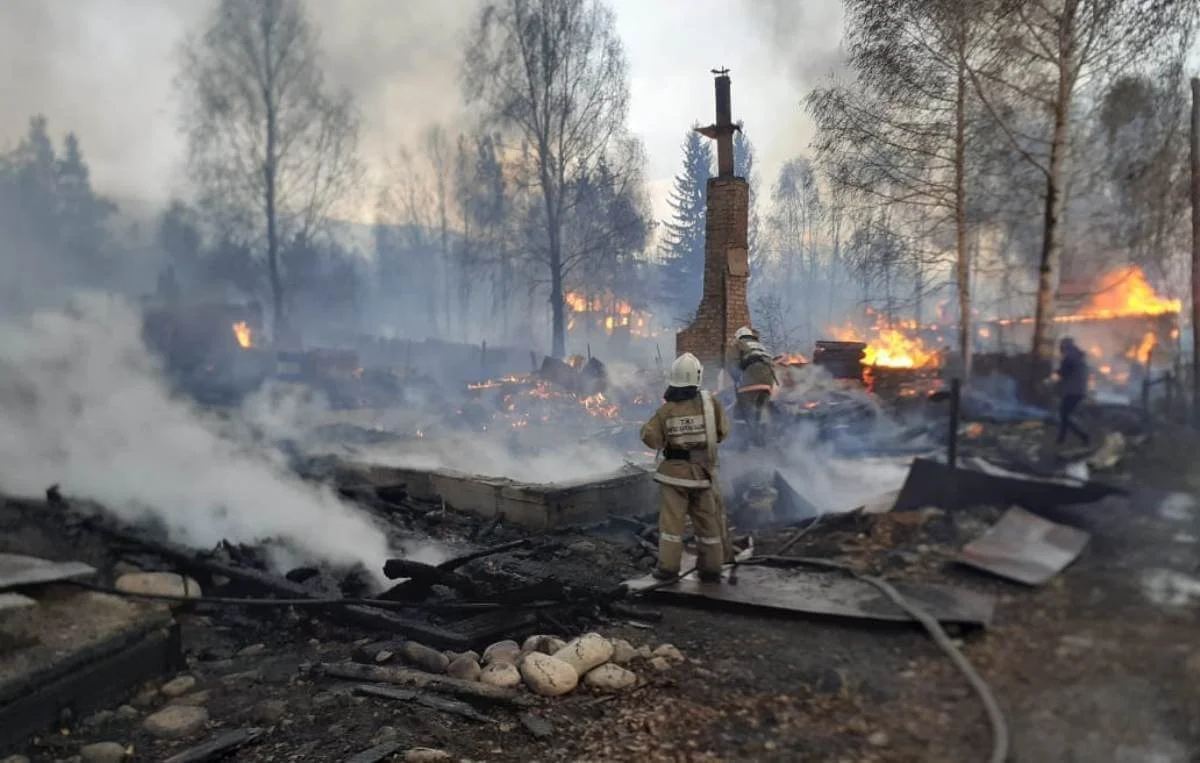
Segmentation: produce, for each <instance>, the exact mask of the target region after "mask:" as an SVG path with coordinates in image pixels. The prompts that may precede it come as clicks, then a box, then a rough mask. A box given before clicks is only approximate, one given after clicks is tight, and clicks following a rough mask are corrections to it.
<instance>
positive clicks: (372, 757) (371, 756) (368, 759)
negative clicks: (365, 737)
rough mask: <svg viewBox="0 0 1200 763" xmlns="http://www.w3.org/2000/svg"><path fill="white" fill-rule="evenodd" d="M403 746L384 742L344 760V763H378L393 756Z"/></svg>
mask: <svg viewBox="0 0 1200 763" xmlns="http://www.w3.org/2000/svg"><path fill="white" fill-rule="evenodd" d="M403 746H404V745H403V744H401V743H400V742H384V743H383V744H377V745H375V746H374V747H369V748H367V749H365V750H363V751H362V752H360V753H358V754H356V755H351V756H350V757H348V758H346V763H379V761H381V760H387V759H388V758H390V757H392V756H393V755H395V754H396V753H397V752H398V751H399V750H400V748H401V747H403Z"/></svg>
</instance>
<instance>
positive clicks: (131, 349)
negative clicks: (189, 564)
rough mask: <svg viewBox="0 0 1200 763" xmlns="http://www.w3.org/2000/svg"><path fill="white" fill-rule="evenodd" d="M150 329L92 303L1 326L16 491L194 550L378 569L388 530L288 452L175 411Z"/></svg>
mask: <svg viewBox="0 0 1200 763" xmlns="http://www.w3.org/2000/svg"><path fill="white" fill-rule="evenodd" d="M140 325H141V324H140V319H139V317H138V315H137V313H136V311H134V310H133V309H131V308H130V307H129V306H128V305H127V304H126V303H124V302H122V301H120V300H118V299H116V298H112V297H108V296H103V295H94V294H93V295H85V296H79V297H77V298H76V299H75V300H74V301H73V302H72V305H71V307H70V308H69V309H68V310H66V311H62V312H56V311H40V312H37V313H35V314H34V315H32V316H31V317H30V318H28V319H27V320H24V321H16V320H13V321H7V322H4V323H2V324H0V359H2V360H0V363H2V366H0V485H3V489H4V492H6V493H9V494H14V495H18V496H29V497H36V496H40V495H42V494H43V493H44V491H45V490H46V488H47V487H49V486H50V485H52V484H59V485H60V486H61V488H62V491H63V493H64V494H66V495H68V496H71V495H74V496H82V497H86V498H89V499H93V500H96V501H98V502H100V503H101V504H103V505H104V506H105V507H106V508H107V509H108V510H109V511H111V512H113V513H114V514H115V515H117V516H118V517H120V518H122V519H124V520H126V521H132V522H136V521H139V520H158V521H159V522H161V524H162V525H163V527H164V529H165V530H166V532H167V533H168V535H169V536H170V537H171V538H172V539H173V540H175V541H176V542H179V543H183V544H186V545H190V546H193V547H197V548H211V547H212V546H213V545H215V544H216V543H218V542H220V541H221V540H223V539H225V540H229V541H230V542H234V543H239V542H240V543H254V542H261V541H264V540H268V539H276V540H279V541H281V542H282V543H283V544H284V545H285V546H286V547H289V548H291V549H293V550H294V551H295V552H296V555H297V556H300V557H307V558H309V559H314V560H321V561H325V562H329V563H332V564H339V565H341V564H346V565H348V564H353V563H355V562H362V563H364V564H365V565H366V566H367V568H368V569H370V570H372V571H376V570H379V569H380V568H381V565H382V563H383V561H384V560H385V559H387V558H388V556H389V551H390V549H389V547H388V542H387V538H386V537H385V535H384V534H383V532H382V531H381V530H380V529H378V528H377V527H376V526H375V525H373V524H372V522H371V521H370V520H369V519H368V518H367V517H366V516H365V515H363V514H361V513H360V512H358V511H357V510H355V509H354V508H352V507H350V506H348V505H347V504H345V503H343V502H341V501H340V500H338V499H337V498H336V497H335V496H334V495H333V493H332V492H330V491H329V490H328V489H327V488H317V487H314V486H312V485H310V484H306V483H304V482H302V481H301V480H300V478H299V477H296V476H294V475H292V474H290V473H288V472H287V471H286V469H285V467H284V465H283V463H282V458H281V456H279V454H278V453H276V452H274V451H273V450H271V449H270V448H264V447H263V445H262V444H261V443H256V444H255V445H254V446H253V448H251V447H247V446H245V445H243V444H241V443H239V442H238V441H237V440H234V439H230V438H228V437H224V436H221V435H220V434H218V431H217V424H216V423H215V422H213V421H209V420H206V419H205V418H204V417H203V416H202V414H200V413H199V411H198V410H196V409H195V408H193V407H192V406H191V405H189V404H187V403H185V402H182V401H180V400H177V399H172V398H171V397H170V396H169V394H168V391H167V389H166V387H165V385H164V383H163V381H162V379H161V377H160V375H159V373H158V369H157V364H156V362H155V361H154V360H153V359H152V358H151V356H150V355H149V353H148V352H147V350H146V348H145V346H144V344H143V343H142V340H141V338H140V330H141V328H140ZM314 530H318V531H317V532H314Z"/></svg>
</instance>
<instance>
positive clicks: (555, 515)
mask: <svg viewBox="0 0 1200 763" xmlns="http://www.w3.org/2000/svg"><path fill="white" fill-rule="evenodd" d="M355 468H356V470H357V471H359V472H360V473H363V474H365V476H366V479H367V481H368V482H369V483H370V484H372V485H374V486H376V487H393V486H397V485H403V486H404V487H405V489H406V490H407V491H408V494H409V495H410V496H412V497H413V498H415V499H417V500H423V501H438V500H442V501H445V502H446V504H447V506H449V507H451V508H453V509H457V510H458V511H465V512H469V513H472V514H477V515H479V516H481V517H488V518H491V517H496V516H499V517H502V518H503V519H505V520H506V521H509V522H513V523H514V524H519V525H522V526H524V527H528V528H530V529H534V530H549V529H552V528H556V527H564V526H568V525H578V524H587V523H589V522H600V521H603V520H604V519H606V518H607V517H608V516H609V515H610V514H616V515H618V516H636V515H640V514H645V513H646V512H647V510H650V509H653V508H655V507H657V496H658V493H657V490H656V485H655V483H654V480H653V479H652V478H651V475H650V473H649V472H647V471H644V470H642V469H637V468H634V467H628V468H625V469H621V470H618V471H616V472H610V473H608V474H602V475H598V476H596V477H589V478H586V479H578V480H569V481H564V482H555V483H547V484H531V483H523V482H516V481H514V480H510V479H505V478H503V477H483V476H479V475H472V474H466V473H464V472H455V471H451V470H448V469H438V470H427V469H406V468H402V467H392V466H377V465H371V464H360V465H357V466H356V467H355Z"/></svg>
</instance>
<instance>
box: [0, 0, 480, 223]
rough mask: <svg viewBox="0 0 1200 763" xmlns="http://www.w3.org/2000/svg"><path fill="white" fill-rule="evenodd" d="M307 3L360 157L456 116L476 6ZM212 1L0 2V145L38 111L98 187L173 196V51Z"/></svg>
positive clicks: (177, 139) (176, 149) (464, 1)
mask: <svg viewBox="0 0 1200 763" xmlns="http://www.w3.org/2000/svg"><path fill="white" fill-rule="evenodd" d="M306 2H307V5H308V8H309V10H310V12H311V14H312V19H313V22H314V24H315V25H316V27H317V28H318V30H319V34H320V39H321V47H322V50H323V52H324V56H325V63H326V67H325V68H326V72H327V75H328V77H329V79H330V80H331V81H332V82H333V83H334V84H336V85H341V86H345V87H347V88H349V89H350V90H351V92H352V93H354V95H355V96H356V99H357V103H358V106H359V108H360V110H361V111H362V115H363V129H364V133H363V136H362V149H363V153H364V155H366V156H370V157H372V158H377V157H382V156H390V155H393V154H394V153H395V151H396V149H397V147H398V146H400V145H403V144H411V143H413V142H415V140H416V137H417V136H418V134H419V133H420V131H421V130H422V129H424V127H425V126H426V125H427V124H429V123H431V122H453V121H455V120H456V119H457V117H458V114H459V109H460V105H461V99H460V97H459V91H458V76H459V60H460V50H461V46H460V45H459V40H460V38H461V36H462V34H463V33H464V32H465V30H466V27H467V24H468V22H469V20H470V19H471V18H472V15H473V14H474V13H475V11H476V9H477V8H478V2H476V0H450V2H442V3H410V2H389V1H388V0H345V2H338V3H330V2H323V1H322V0H306ZM214 6H215V2H204V1H203V0H7V2H4V3H3V4H2V5H0V63H3V64H4V72H5V74H4V75H0V77H3V79H4V100H5V108H4V109H3V111H0V140H2V141H3V143H2V144H0V148H2V147H6V146H7V145H9V144H11V143H12V142H15V140H16V138H17V137H18V136H20V135H21V134H22V133H23V132H24V130H25V127H26V124H27V122H28V120H29V118H30V117H31V116H32V115H33V114H37V113H42V114H45V115H46V116H47V117H48V119H49V120H50V128H51V130H52V131H53V133H54V135H55V137H56V138H59V137H61V136H62V134H63V133H65V132H66V131H68V130H74V131H76V132H77V133H79V135H80V138H81V140H82V143H83V150H84V153H85V156H86V157H87V159H88V161H89V162H90V164H91V166H92V171H93V175H94V177H95V178H96V181H97V184H98V186H99V188H100V190H101V191H102V192H104V193H107V194H110V195H112V196H115V197H117V198H119V199H124V198H127V197H134V198H140V199H146V200H156V201H161V200H164V199H166V198H167V197H168V196H169V195H171V194H172V193H173V192H179V191H180V190H182V188H183V181H184V178H183V175H182V172H181V171H182V165H181V162H182V158H183V148H184V147H183V140H182V137H181V136H180V134H179V132H178V129H177V128H178V127H179V125H178V117H177V116H176V114H177V106H178V103H177V101H176V97H175V92H174V87H173V83H174V78H175V76H176V73H177V72H178V69H179V56H178V50H179V45H180V43H181V42H182V40H183V39H184V37H185V36H186V35H187V34H190V33H195V32H198V31H199V30H200V29H201V25H202V24H203V22H204V20H205V17H206V14H207V13H208V12H209V11H210V9H211V8H213V7H214Z"/></svg>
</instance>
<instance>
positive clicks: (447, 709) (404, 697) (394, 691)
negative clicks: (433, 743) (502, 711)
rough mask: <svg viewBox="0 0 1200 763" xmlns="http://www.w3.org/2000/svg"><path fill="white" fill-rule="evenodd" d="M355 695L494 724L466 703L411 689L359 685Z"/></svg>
mask: <svg viewBox="0 0 1200 763" xmlns="http://www.w3.org/2000/svg"><path fill="white" fill-rule="evenodd" d="M354 693H355V694H365V695H367V696H368V697H382V698H383V699H394V700H398V701H400V702H412V703H415V704H418V705H421V706H422V707H427V708H429V709H431V710H438V711H440V712H443V713H449V714H450V715H458V716H461V717H463V718H467V719H469V720H472V721H478V722H479V723H494V722H495V721H493V720H492V719H491V718H489V717H487V716H486V715H483V714H482V713H479V712H477V711H476V710H475V708H473V707H471V706H470V705H468V704H467V703H466V702H459V701H458V700H456V699H446V698H445V697H438V696H435V695H433V694H427V693H425V692H419V691H413V690H412V689H398V688H396V687H393V686H374V685H371V684H361V685H359V686H355V687H354Z"/></svg>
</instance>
